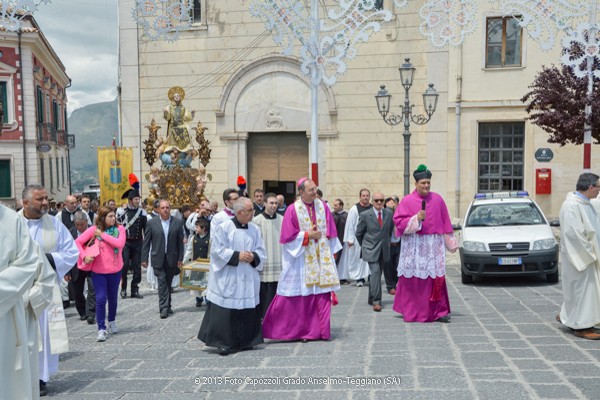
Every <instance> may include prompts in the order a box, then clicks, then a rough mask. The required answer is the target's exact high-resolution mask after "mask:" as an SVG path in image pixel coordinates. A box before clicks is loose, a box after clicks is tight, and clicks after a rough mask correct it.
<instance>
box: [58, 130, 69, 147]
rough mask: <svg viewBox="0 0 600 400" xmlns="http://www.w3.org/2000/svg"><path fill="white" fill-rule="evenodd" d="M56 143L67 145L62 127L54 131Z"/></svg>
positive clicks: (65, 133)
mask: <svg viewBox="0 0 600 400" xmlns="http://www.w3.org/2000/svg"><path fill="white" fill-rule="evenodd" d="M56 144H57V145H59V146H66V145H67V131H65V130H64V129H63V130H58V131H56Z"/></svg>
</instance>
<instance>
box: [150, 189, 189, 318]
mask: <svg viewBox="0 0 600 400" xmlns="http://www.w3.org/2000/svg"><path fill="white" fill-rule="evenodd" d="M158 215H159V217H160V218H152V219H151V220H150V221H149V222H148V224H147V225H146V231H145V235H144V247H143V249H142V267H144V268H146V267H148V256H150V260H151V261H152V269H153V270H154V275H155V276H156V280H157V281H158V307H159V309H160V317H161V318H167V316H168V315H169V314H173V311H172V310H171V291H170V290H169V289H170V287H171V283H172V282H173V277H174V276H175V275H178V274H179V268H180V267H181V263H182V260H183V255H184V252H185V249H184V245H183V221H182V220H181V219H179V218H176V217H172V216H171V205H170V204H169V202H168V201H167V200H161V201H160V203H159V210H158ZM150 246H152V254H150Z"/></svg>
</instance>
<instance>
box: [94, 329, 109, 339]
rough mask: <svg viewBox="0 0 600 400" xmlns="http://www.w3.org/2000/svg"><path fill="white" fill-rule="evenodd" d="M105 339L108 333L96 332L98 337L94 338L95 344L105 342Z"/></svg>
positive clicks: (101, 330)
mask: <svg viewBox="0 0 600 400" xmlns="http://www.w3.org/2000/svg"><path fill="white" fill-rule="evenodd" d="M107 337H108V332H106V331H105V330H104V329H100V330H99V331H98V337H97V338H96V342H105V341H106V338H107Z"/></svg>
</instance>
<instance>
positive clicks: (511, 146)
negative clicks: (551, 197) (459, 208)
mask: <svg viewBox="0 0 600 400" xmlns="http://www.w3.org/2000/svg"><path fill="white" fill-rule="evenodd" d="M524 143H525V123H524V122H491V123H488V122H485V123H480V124H479V163H478V165H479V182H478V192H494V191H498V190H523V150H524Z"/></svg>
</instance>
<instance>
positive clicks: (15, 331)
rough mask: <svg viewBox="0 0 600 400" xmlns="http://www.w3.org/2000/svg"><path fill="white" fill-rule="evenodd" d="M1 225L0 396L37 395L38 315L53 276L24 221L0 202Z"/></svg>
mask: <svg viewBox="0 0 600 400" xmlns="http://www.w3.org/2000/svg"><path fill="white" fill-rule="evenodd" d="M0 226H3V227H5V229H0V242H1V243H2V251H1V252H0V377H1V378H0V380H1V381H2V392H1V394H0V397H1V398H6V399H37V398H38V397H39V386H38V348H39V341H38V335H37V333H38V330H39V329H38V328H37V327H38V321H37V320H38V318H39V316H40V314H41V313H42V312H43V310H44V309H45V308H46V307H47V306H48V304H50V300H51V299H52V288H53V287H54V284H55V281H56V279H55V278H54V272H53V271H52V268H51V267H50V264H48V262H47V261H46V259H45V257H44V254H43V253H42V252H41V250H40V247H39V246H38V245H37V244H36V243H35V242H34V241H33V240H32V239H31V237H30V236H29V229H28V228H27V225H26V224H25V223H24V222H23V220H22V219H21V218H20V217H19V216H18V215H17V214H16V213H15V212H14V211H12V210H9V209H8V208H6V207H5V206H3V205H1V204H0ZM9 227H10V229H9ZM28 328H31V329H28ZM29 332H30V333H31V336H29Z"/></svg>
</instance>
